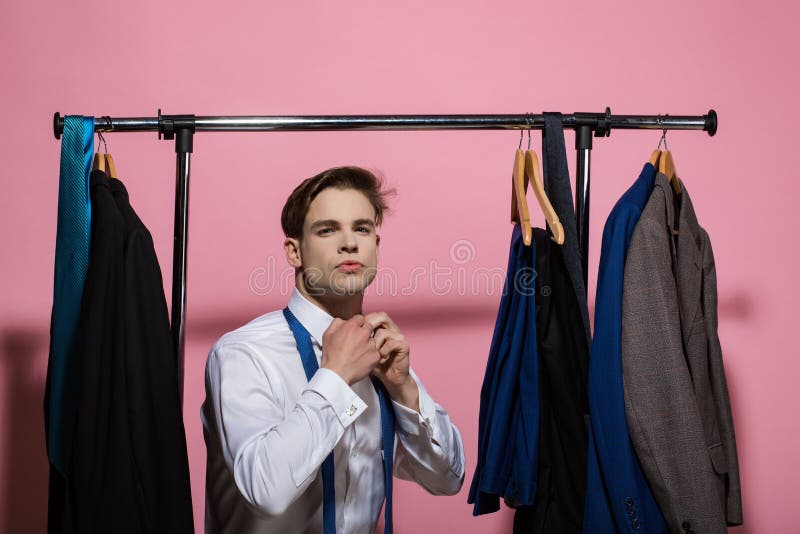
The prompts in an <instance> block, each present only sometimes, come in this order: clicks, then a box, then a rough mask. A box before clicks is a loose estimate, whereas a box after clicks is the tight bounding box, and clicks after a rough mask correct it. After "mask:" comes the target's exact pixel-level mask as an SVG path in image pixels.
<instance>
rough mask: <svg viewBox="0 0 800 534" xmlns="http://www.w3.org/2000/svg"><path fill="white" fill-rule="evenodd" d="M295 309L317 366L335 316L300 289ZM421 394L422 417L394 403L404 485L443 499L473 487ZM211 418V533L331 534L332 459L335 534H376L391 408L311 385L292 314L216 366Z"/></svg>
mask: <svg viewBox="0 0 800 534" xmlns="http://www.w3.org/2000/svg"><path fill="white" fill-rule="evenodd" d="M289 309H290V310H291V311H292V313H293V314H294V315H295V316H296V317H297V319H298V320H299V321H300V322H301V323H302V324H303V326H304V327H305V328H306V329H307V330H308V331H309V333H310V334H311V338H312V344H313V346H314V352H315V353H316V356H317V360H318V361H320V360H321V357H322V350H321V341H322V334H323V332H325V330H326V329H327V328H328V326H329V325H330V323H331V321H332V320H333V317H331V316H330V315H329V314H328V313H327V312H325V311H324V310H322V309H321V308H320V307H318V306H317V305H315V304H313V303H312V302H311V301H309V300H308V299H306V298H305V297H304V296H303V295H302V294H301V293H300V292H299V291H298V290H297V289H295V290H294V292H293V293H292V296H291V298H290V300H289ZM411 376H412V377H413V378H414V380H415V381H416V383H417V386H418V387H419V412H416V411H414V410H411V409H409V408H406V407H405V406H402V405H400V404H398V403H396V402H394V403H393V404H394V410H395V413H396V416H397V432H396V437H395V452H394V474H395V476H397V477H399V478H402V479H406V480H413V481H415V482H417V483H418V484H419V485H421V486H422V487H423V488H425V489H426V490H427V491H428V492H430V493H432V494H435V495H452V494H455V493H457V492H458V491H459V489H460V488H461V484H462V482H463V480H464V448H463V444H462V442H461V435H460V433H459V431H458V429H457V428H456V427H455V425H454V424H453V423H452V422H451V421H450V418H449V416H448V415H447V412H446V411H445V410H444V409H443V408H442V407H441V406H439V405H438V404H436V403H435V402H434V401H433V399H431V397H430V395H429V394H428V392H427V391H426V389H425V387H424V386H423V384H422V382H421V381H420V380H419V378H418V377H417V376H416V374H415V373H414V372H413V370H412V371H411ZM201 417H202V420H203V433H204V436H205V441H206V448H207V452H208V463H207V468H206V517H205V523H206V532H208V533H218V532H219V533H222V532H225V533H227V532H230V533H237V534H248V533H256V532H258V533H273V532H275V533H281V534H283V533H312V532H313V533H319V532H322V476H321V474H320V472H321V470H320V466H321V465H322V462H323V460H325V458H326V457H327V456H328V454H329V453H330V452H331V450H333V454H334V466H335V476H334V478H335V492H336V530H337V532H343V533H344V532H346V533H362V532H363V533H369V534H371V533H373V532H374V531H375V527H376V524H377V522H378V518H379V515H380V513H381V507H382V504H383V500H384V495H385V489H384V480H383V463H382V460H381V457H382V448H381V428H380V406H379V403H378V395H377V393H376V392H375V389H374V387H373V385H372V382H371V381H370V379H369V377H367V378H364V379H363V380H360V381H359V382H356V383H355V384H353V385H352V386H348V385H347V383H346V382H345V381H344V380H342V378H341V377H339V375H338V374H336V373H335V372H333V371H331V370H329V369H326V368H320V369H319V370H318V371H317V372H316V374H315V375H314V377H313V378H312V379H311V381H308V380H307V379H306V375H305V372H304V370H303V365H302V362H301V360H300V355H299V353H298V351H297V345H296V344H295V339H294V336H293V335H292V332H291V330H289V325H288V324H287V323H286V320H285V318H284V316H283V313H282V311H281V310H278V311H274V312H271V313H267V314H265V315H262V316H261V317H259V318H257V319H255V320H253V321H251V322H250V323H248V324H246V325H244V326H243V327H241V328H239V329H237V330H234V331H233V332H229V333H227V334H225V335H224V336H222V338H220V340H219V341H218V342H217V343H216V344H215V345H214V348H213V349H212V350H211V352H210V353H209V355H208V363H207V366H206V400H205V402H204V403H203V407H202V413H201Z"/></svg>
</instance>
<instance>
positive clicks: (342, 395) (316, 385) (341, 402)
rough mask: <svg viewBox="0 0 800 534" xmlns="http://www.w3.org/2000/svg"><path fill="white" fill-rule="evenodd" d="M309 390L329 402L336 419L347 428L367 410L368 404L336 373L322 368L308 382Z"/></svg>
mask: <svg viewBox="0 0 800 534" xmlns="http://www.w3.org/2000/svg"><path fill="white" fill-rule="evenodd" d="M306 389H307V390H310V391H314V392H315V393H317V394H318V395H320V396H321V397H322V398H323V399H325V400H326V401H328V403H329V404H330V405H331V408H333V411H334V413H336V417H338V418H339V421H340V422H341V423H342V426H343V427H344V428H347V427H348V426H349V425H350V424H351V423H352V422H353V421H355V420H356V418H358V416H359V415H361V414H362V413H363V412H364V410H366V409H367V405H366V403H365V402H364V401H363V400H361V397H359V396H358V395H356V392H355V391H353V389H352V388H351V387H350V386H348V385H347V382H345V381H344V380H343V379H342V377H340V376H339V375H338V374H336V372H335V371H331V370H330V369H326V368H325V367H320V368H319V369H317V372H316V373H314V376H313V377H311V380H310V381H309V382H308V387H306Z"/></svg>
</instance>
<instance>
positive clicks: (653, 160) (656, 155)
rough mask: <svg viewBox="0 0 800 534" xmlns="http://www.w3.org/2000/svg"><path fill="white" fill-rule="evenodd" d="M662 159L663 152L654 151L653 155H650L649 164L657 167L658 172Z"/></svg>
mask: <svg viewBox="0 0 800 534" xmlns="http://www.w3.org/2000/svg"><path fill="white" fill-rule="evenodd" d="M660 159H661V151H660V150H659V149H655V150H653V153H652V154H650V160H649V163H650V165H652V166H653V167H655V168H656V170H658V162H659V160H660Z"/></svg>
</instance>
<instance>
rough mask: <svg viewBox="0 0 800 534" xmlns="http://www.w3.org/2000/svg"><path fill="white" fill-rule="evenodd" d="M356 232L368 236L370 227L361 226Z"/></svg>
mask: <svg viewBox="0 0 800 534" xmlns="http://www.w3.org/2000/svg"><path fill="white" fill-rule="evenodd" d="M356 230H357V231H359V232H364V233H367V234H368V233H369V227H368V226H359V227H358V228H356Z"/></svg>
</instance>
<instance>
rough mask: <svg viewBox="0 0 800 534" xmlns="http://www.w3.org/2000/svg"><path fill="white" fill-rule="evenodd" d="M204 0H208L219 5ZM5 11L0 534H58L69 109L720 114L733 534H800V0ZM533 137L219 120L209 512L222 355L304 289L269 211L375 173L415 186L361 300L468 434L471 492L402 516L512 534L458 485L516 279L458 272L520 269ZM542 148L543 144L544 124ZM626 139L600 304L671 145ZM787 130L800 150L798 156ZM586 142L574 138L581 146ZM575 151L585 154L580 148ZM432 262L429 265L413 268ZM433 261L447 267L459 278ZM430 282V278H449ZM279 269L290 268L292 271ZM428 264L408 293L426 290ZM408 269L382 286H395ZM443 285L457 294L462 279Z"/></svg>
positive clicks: (713, 187) (198, 289)
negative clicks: (523, 199)
mask: <svg viewBox="0 0 800 534" xmlns="http://www.w3.org/2000/svg"><path fill="white" fill-rule="evenodd" d="M212 6H213V7H212ZM278 6H279V4H278V3H275V2H273V3H267V2H254V1H250V2H228V3H226V4H225V5H224V7H220V4H219V3H213V4H212V3H211V2H187V1H180V2H154V1H147V2H129V3H126V4H123V3H116V2H54V1H50V2H42V1H31V2H4V4H3V6H2V8H0V58H2V61H1V62H0V66H2V74H3V82H2V96H3V98H2V100H1V101H0V112H1V113H2V118H3V123H4V124H5V125H6V127H5V128H3V129H2V133H0V137H1V139H0V161H2V162H3V173H2V179H3V183H2V189H3V191H2V195H0V207H1V208H2V209H0V237H2V241H0V243H2V250H3V261H2V267H0V268H1V269H2V271H0V295H2V298H1V299H0V399H2V402H1V403H0V428H1V429H2V430H0V531H2V532H33V531H42V530H43V529H44V525H45V520H46V496H47V483H46V482H47V463H46V456H45V451H44V434H43V423H42V395H43V390H44V377H45V367H46V361H47V344H48V325H49V314H50V306H51V302H52V279H53V251H54V243H55V223H56V201H57V177H58V164H59V150H60V145H59V143H58V142H57V141H56V140H55V139H54V138H53V135H52V128H51V126H50V124H51V118H52V115H53V113H54V112H55V111H60V112H61V113H62V114H87V115H91V114H94V115H101V114H110V115H112V116H154V115H155V113H156V108H158V107H161V108H162V109H163V110H164V111H165V112H166V113H195V114H198V115H226V114H227V115H235V114H276V115H280V114H370V113H375V114H388V113H418V114H422V113H431V114H434V113H524V112H541V111H547V110H557V111H563V112H572V111H601V110H602V109H603V108H604V107H605V106H607V105H608V106H611V108H612V110H613V111H614V112H615V113H620V114H650V113H652V114H657V113H671V114H703V113H705V112H706V111H707V110H708V109H709V108H711V107H713V108H715V109H716V110H717V112H718V113H719V116H720V130H719V133H718V134H717V135H716V137H713V138H710V137H708V135H706V134H705V133H701V132H671V133H670V134H669V137H668V139H669V146H670V148H671V149H672V150H673V152H674V155H675V160H676V164H677V166H678V170H679V172H680V174H681V176H682V177H683V179H684V181H685V182H686V184H687V187H688V188H689V189H690V191H691V194H692V197H693V200H694V203H695V207H696V209H697V212H698V216H699V218H700V222H701V224H702V225H704V226H705V227H706V229H707V230H708V232H709V233H710V235H711V238H712V241H713V245H714V250H715V254H716V259H717V268H718V277H719V299H720V318H719V319H720V337H721V339H722V343H723V349H724V354H725V364H726V368H727V373H728V380H729V385H730V391H731V397H732V402H733V408H734V413H735V423H736V430H737V434H738V445H739V452H740V464H741V470H742V484H743V488H744V510H745V523H746V526H745V527H743V528H741V529H739V530H738V532H758V533H783V532H792V531H794V532H797V531H798V530H800V526H797V519H796V507H797V498H796V496H795V493H796V490H797V488H798V487H799V486H800V467H799V466H798V464H799V463H800V462H798V458H797V454H798V452H797V451H798V450H800V423H799V421H800V418H798V416H797V413H796V407H797V404H798V403H797V400H796V399H797V394H796V391H797V380H798V376H799V375H800V363H798V350H797V345H796V343H797V336H796V332H797V325H796V322H797V312H796V302H797V298H798V296H800V295H798V289H800V286H799V283H798V281H797V275H796V273H797V270H798V252H797V245H796V243H797V237H796V227H797V224H798V217H797V212H798V209H797V195H799V194H800V186H798V183H797V181H796V180H792V179H790V178H794V176H793V175H794V174H795V172H794V171H792V170H791V169H792V167H791V166H792V165H794V163H795V159H796V158H793V157H791V156H792V155H793V154H794V153H796V144H797V132H796V130H793V129H792V128H791V125H792V123H791V122H790V121H795V120H796V119H797V117H796V115H797V110H796V105H795V100H794V99H793V97H794V96H795V95H796V94H797V89H796V84H797V81H798V75H797V63H796V61H797V60H796V54H797V51H798V49H799V47H798V40H797V28H796V23H797V20H798V15H800V8H798V7H797V4H796V3H794V2H785V1H774V0H768V1H764V2H759V3H755V2H738V3H735V4H734V3H730V2H722V1H719V0H717V1H709V2H688V1H681V2H670V3H668V4H664V3H652V2H647V3H645V2H635V1H628V2H614V3H610V2H594V3H591V2H577V1H566V2H547V3H544V2H541V3H539V2H522V1H514V2H503V3H499V2H487V1H483V2H478V1H475V2H421V1H411V2H408V1H407V2H400V3H397V2H395V3H393V4H392V5H391V6H390V5H388V4H387V3H383V2H367V1H361V0H358V1H352V2H321V1H317V2H295V3H280V7H278ZM518 137H519V136H518V134H517V133H516V132H508V131H505V132H504V131H491V132H373V133H370V132H351V133H261V134H214V133H202V134H198V135H197V136H196V138H195V155H194V158H193V173H192V184H191V211H190V215H191V217H190V246H189V281H188V282H189V315H188V317H189V318H188V334H187V344H186V402H185V420H186V428H187V437H188V440H189V454H190V461H191V470H192V489H193V497H194V502H195V517H196V522H197V525H198V527H200V525H201V524H202V514H203V498H204V488H203V483H204V477H205V445H204V443H203V438H202V431H201V425H200V419H199V408H200V404H201V402H202V399H203V396H204V392H203V368H204V364H205V358H206V354H207V351H208V349H209V348H210V346H211V345H212V343H213V342H214V340H215V339H216V338H217V337H218V336H220V335H221V334H222V333H223V332H225V331H227V330H229V329H231V328H234V327H236V326H238V325H239V324H241V323H244V322H245V321H247V320H249V319H250V318H252V317H254V316H256V315H259V314H261V313H263V312H265V311H268V310H272V309H275V308H277V307H280V306H282V305H283V304H284V302H285V301H286V297H287V294H288V291H287V290H286V289H285V288H284V289H281V287H280V285H276V286H275V287H274V288H272V289H271V291H270V288H269V287H266V286H265V283H266V281H267V280H271V279H273V278H272V277H277V278H279V279H282V280H284V281H285V280H287V279H288V278H287V277H286V276H284V275H285V271H284V269H285V267H286V263H285V260H284V259H283V257H282V250H281V246H280V244H281V238H282V235H281V233H280V226H279V222H278V221H279V210H280V207H281V206H282V203H283V201H284V199H285V198H286V196H287V195H288V194H289V192H290V191H291V189H292V188H293V187H294V185H296V184H297V183H298V182H299V180H301V179H302V178H305V177H307V176H310V175H311V174H313V173H316V172H318V171H319V170H322V169H324V168H327V167H329V166H333V165H340V164H358V165H363V166H367V167H370V168H373V169H375V170H378V171H380V172H382V173H383V174H384V175H385V176H386V177H387V178H388V180H389V182H390V183H391V184H392V185H395V186H397V187H398V189H399V193H400V194H399V197H398V198H397V199H396V202H395V213H394V215H391V216H390V217H389V218H388V219H387V221H386V223H385V225H384V228H383V230H382V236H383V241H382V258H381V259H382V266H383V267H385V268H386V271H385V272H386V273H394V276H396V280H397V285H398V287H397V288H395V289H393V288H392V287H391V286H390V284H388V283H385V284H384V285H383V286H382V288H381V290H380V291H378V290H377V289H378V288H377V286H376V287H375V289H376V291H374V292H373V294H372V296H370V297H369V299H368V304H369V306H370V308H371V309H373V310H374V309H379V308H383V309H385V310H387V311H388V312H389V313H390V314H391V315H392V316H393V317H394V318H395V320H396V321H397V323H398V324H399V325H400V327H401V328H402V329H404V330H405V331H406V334H407V336H408V337H409V339H410V340H411V343H412V361H413V364H414V366H415V368H416V369H417V371H418V372H419V374H420V375H421V376H422V377H423V379H424V380H425V382H426V384H427V385H428V387H429V389H430V390H431V391H432V393H433V395H434V397H435V398H437V399H438V400H439V401H440V402H441V403H442V404H443V405H445V406H446V407H447V408H448V409H449V411H450V413H451V415H452V417H453V419H454V420H455V422H456V423H457V425H458V426H459V428H460V429H461V431H462V433H463V435H464V440H465V445H466V451H467V461H468V464H469V465H468V475H467V480H466V482H465V488H464V490H463V491H462V492H461V493H460V494H459V495H458V496H455V497H439V498H434V497H429V496H427V495H426V494H424V493H423V492H422V490H420V489H418V488H416V487H413V486H410V485H408V484H404V483H398V489H397V492H396V494H397V498H396V501H395V502H396V505H395V506H396V510H397V515H396V517H397V520H396V524H397V531H398V532H439V531H449V532H505V531H508V530H509V525H510V521H511V518H512V515H511V514H510V513H508V512H507V511H504V512H501V513H497V514H494V515H490V516H488V517H481V518H477V519H476V518H472V517H471V515H470V513H471V507H469V506H468V505H467V504H466V489H467V488H468V486H469V481H470V480H471V478H472V470H473V468H474V459H475V451H476V442H477V435H476V427H477V418H478V417H477V413H478V395H479V389H480V384H481V379H482V376H483V372H484V368H485V361H486V355H487V351H488V347H489V342H490V337H491V332H492V326H493V324H494V315H495V313H496V309H497V303H498V301H499V288H498V287H494V288H493V289H491V288H487V287H486V286H485V285H484V286H481V287H480V288H478V289H477V290H475V291H473V289H472V288H471V287H469V286H467V287H462V288H459V281H460V280H465V281H467V282H468V283H469V281H470V280H472V277H474V276H476V274H475V273H476V272H479V271H478V270H479V269H480V268H481V267H484V268H500V269H501V270H502V269H504V268H505V262H506V259H507V253H508V239H509V235H510V225H509V224H508V220H507V218H508V203H509V173H510V170H511V163H512V151H513V150H514V149H515V148H516V145H517V141H518ZM534 138H535V141H536V144H537V145H538V143H539V134H538V133H535V137H534ZM658 138H659V134H658V133H656V132H641V131H640V132H626V131H614V132H612V135H611V138H609V139H596V140H595V150H594V152H593V160H592V184H593V188H592V193H591V199H592V207H591V232H592V238H593V240H592V248H591V257H590V266H591V274H590V280H591V282H590V301H591V302H593V300H594V280H595V279H596V272H597V264H598V260H599V243H600V235H601V232H602V227H603V223H604V222H605V218H606V216H607V215H608V212H609V210H610V209H611V207H612V205H613V203H614V202H615V201H616V199H617V198H618V197H619V196H620V195H621V194H622V192H623V191H624V190H625V189H626V188H627V187H628V185H629V184H630V183H631V182H632V181H633V180H634V179H635V177H636V176H637V174H638V171H639V170H640V168H641V165H642V164H643V162H644V161H645V159H646V158H647V157H648V156H649V153H650V151H651V150H652V149H653V148H655V146H656V143H657V142H658ZM107 139H108V140H109V146H110V149H111V150H112V151H113V154H114V156H115V159H116V162H117V167H118V168H119V170H120V173H121V175H122V176H123V177H124V179H125V181H126V184H127V186H128V188H129V189H130V192H131V197H132V200H133V203H134V206H135V207H136V209H137V211H138V212H139V214H140V216H141V217H142V219H143V220H144V221H145V222H146V223H147V224H148V225H149V227H150V229H151V231H152V233H153V236H154V239H155V243H156V247H157V252H158V254H159V257H160V259H161V266H162V270H163V271H164V273H165V274H166V275H167V276H166V281H165V282H166V288H167V294H168V295H169V282H170V277H169V273H170V272H171V255H172V209H173V208H172V207H173V187H174V185H173V180H174V178H173V176H174V152H173V150H174V149H173V144H172V143H171V142H159V141H158V140H157V139H156V134H155V133H138V134H125V135H121V134H110V135H108V136H107ZM790 143H791V144H790ZM572 144H573V136H572V134H571V133H568V134H567V145H568V147H572V146H573V145H572ZM570 159H571V160H572V159H574V156H573V155H570ZM415 269H416V271H415ZM443 269H450V271H449V273H447V271H445V270H443ZM434 272H439V273H444V274H440V275H439V277H440V278H438V279H435V278H433V274H432V273H434ZM282 273H283V274H282ZM414 273H422V275H421V276H419V275H417V278H416V279H417V282H418V283H417V285H416V287H413V286H411V285H410V284H411V280H413V279H414V276H415V275H414ZM388 276H390V277H391V275H388ZM448 281H449V284H450V286H449V287H448V286H447V285H446V284H447V283H448Z"/></svg>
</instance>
